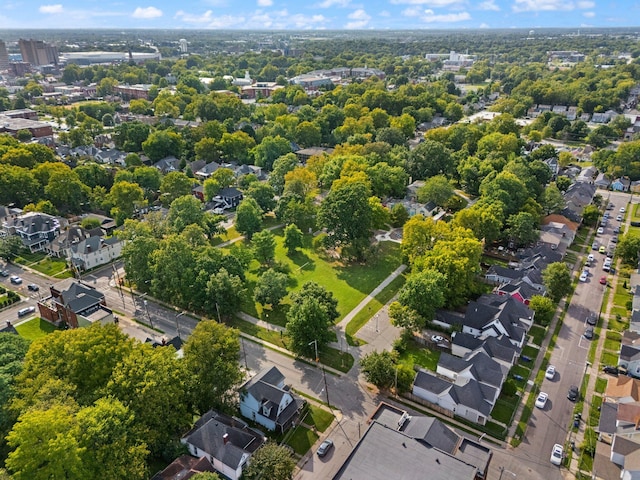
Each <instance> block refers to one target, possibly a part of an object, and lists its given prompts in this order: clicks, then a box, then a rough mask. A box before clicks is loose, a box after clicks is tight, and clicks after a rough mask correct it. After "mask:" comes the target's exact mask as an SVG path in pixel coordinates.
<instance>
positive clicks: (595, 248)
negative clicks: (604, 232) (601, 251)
mask: <svg viewBox="0 0 640 480" xmlns="http://www.w3.org/2000/svg"><path fill="white" fill-rule="evenodd" d="M591 250H598V242H593V243H592V244H591Z"/></svg>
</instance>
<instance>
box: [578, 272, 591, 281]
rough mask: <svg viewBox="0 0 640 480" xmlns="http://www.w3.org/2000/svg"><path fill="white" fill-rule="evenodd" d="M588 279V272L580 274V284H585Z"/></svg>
mask: <svg viewBox="0 0 640 480" xmlns="http://www.w3.org/2000/svg"><path fill="white" fill-rule="evenodd" d="M588 278H589V272H586V271H585V272H582V273H581V274H580V281H581V282H586V281H587V279H588Z"/></svg>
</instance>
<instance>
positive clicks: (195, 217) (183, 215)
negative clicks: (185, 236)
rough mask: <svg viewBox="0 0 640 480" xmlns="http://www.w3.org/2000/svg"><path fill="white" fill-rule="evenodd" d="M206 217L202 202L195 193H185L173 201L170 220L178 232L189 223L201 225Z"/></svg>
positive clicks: (170, 208)
mask: <svg viewBox="0 0 640 480" xmlns="http://www.w3.org/2000/svg"><path fill="white" fill-rule="evenodd" d="M203 218H204V211H203V210H202V203H201V202H200V200H198V199H197V198H196V197H194V196H193V195H184V196H182V197H178V198H176V199H175V200H174V201H173V202H171V207H169V215H168V218H167V219H168V221H169V224H171V226H172V227H173V228H174V230H175V231H176V232H177V233H180V232H182V231H183V230H184V229H185V228H186V227H187V225H193V224H195V225H201V224H202V220H203Z"/></svg>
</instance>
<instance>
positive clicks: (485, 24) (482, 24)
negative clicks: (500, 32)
mask: <svg viewBox="0 0 640 480" xmlns="http://www.w3.org/2000/svg"><path fill="white" fill-rule="evenodd" d="M478 28H490V27H489V24H487V23H481V24H480V26H479V27H478Z"/></svg>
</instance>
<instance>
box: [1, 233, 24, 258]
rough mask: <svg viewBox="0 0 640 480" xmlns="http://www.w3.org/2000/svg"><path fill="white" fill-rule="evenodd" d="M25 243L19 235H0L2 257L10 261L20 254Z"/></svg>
mask: <svg viewBox="0 0 640 480" xmlns="http://www.w3.org/2000/svg"><path fill="white" fill-rule="evenodd" d="M22 248H24V244H23V243H22V240H20V237H19V236H17V235H7V236H4V237H0V258H4V259H5V260H6V261H8V262H10V261H12V260H13V259H14V258H16V257H17V256H18V254H19V253H20V250H22Z"/></svg>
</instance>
